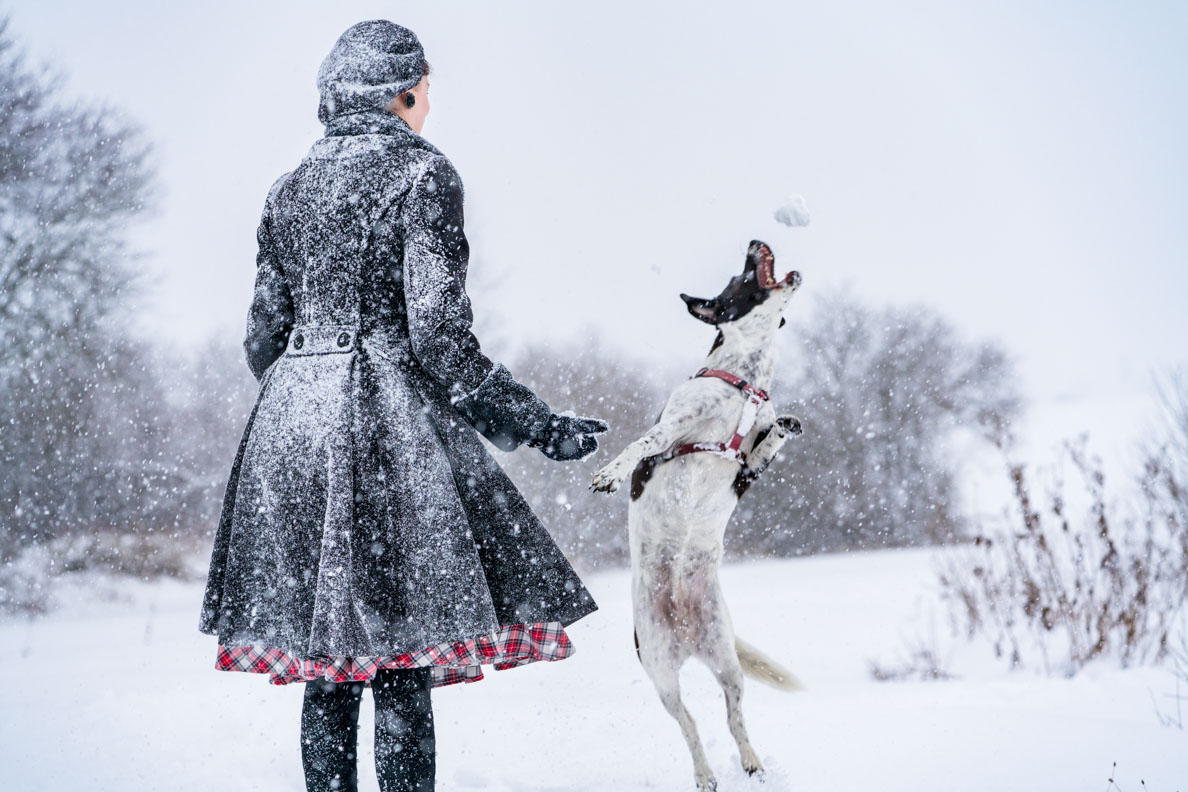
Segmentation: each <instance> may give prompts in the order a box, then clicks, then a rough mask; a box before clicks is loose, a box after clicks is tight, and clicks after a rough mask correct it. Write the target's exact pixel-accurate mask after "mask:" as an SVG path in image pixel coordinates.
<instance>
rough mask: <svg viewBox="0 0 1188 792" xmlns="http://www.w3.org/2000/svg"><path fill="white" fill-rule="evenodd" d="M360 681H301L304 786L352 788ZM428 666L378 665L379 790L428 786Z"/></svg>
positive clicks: (321, 791)
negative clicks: (302, 695)
mask: <svg viewBox="0 0 1188 792" xmlns="http://www.w3.org/2000/svg"><path fill="white" fill-rule="evenodd" d="M363 687H364V685H363V683H362V682H330V681H329V680H327V679H326V678H325V677H320V678H318V679H316V680H311V681H309V682H306V683H305V703H304V705H303V707H302V709H301V763H302V766H303V767H304V769H305V788H306V790H307V792H330V790H335V791H336V792H356V790H357V789H358V784H359V774H358V768H357V767H356V761H355V758H356V754H357V753H358V752H357V750H356V745H357V735H358V731H359V703H360V702H361V701H362V700H363ZM430 687H431V684H430V669H429V668H383V669H380V670H379V671H378V672H377V673H376V675H375V678H374V679H373V680H372V681H371V693H372V698H373V699H374V700H375V773H376V776H377V777H378V779H379V788H380V792H432V791H433V781H434V771H435V761H434V757H435V747H434V740H433V708H432V706H431V704H430V700H429V690H430Z"/></svg>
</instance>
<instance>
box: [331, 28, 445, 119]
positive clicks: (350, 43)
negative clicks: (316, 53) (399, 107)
mask: <svg viewBox="0 0 1188 792" xmlns="http://www.w3.org/2000/svg"><path fill="white" fill-rule="evenodd" d="M424 70H425V51H424V50H423V49H422V48H421V42H420V41H419V40H417V35H416V34H415V33H413V32H412V31H411V30H409V29H408V28H404V27H401V26H400V25H397V24H395V23H394V22H389V21H387V20H386V19H372V20H369V21H367V22H359V23H358V24H355V25H351V26H350V27H349V28H347V30H346V32H345V33H343V34H342V35H341V36H339V37H338V41H336V42H334V46H333V47H332V48H331V50H330V54H329V55H327V56H326V59H325V60H323V61H322V65H321V68H319V69H318V94H319V101H318V120H319V121H321V122H322V123H323V124H325V123H328V122H329V121H330V120H331V119H332V118H335V117H337V116H340V115H345V114H347V113H355V112H358V111H360V110H374V109H379V108H382V107H384V105H386V104H388V102H390V101H392V98H393V97H394V96H396V95H397V94H399V93H401V92H402V91H407V90H408V89H410V88H412V87H413V86H415V85H416V84H417V83H419V82H420V81H421V77H422V75H423V73H424Z"/></svg>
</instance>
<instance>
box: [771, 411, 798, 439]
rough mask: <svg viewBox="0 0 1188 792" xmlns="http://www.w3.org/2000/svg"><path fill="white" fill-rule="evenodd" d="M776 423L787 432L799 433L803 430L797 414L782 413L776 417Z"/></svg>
mask: <svg viewBox="0 0 1188 792" xmlns="http://www.w3.org/2000/svg"><path fill="white" fill-rule="evenodd" d="M776 425H778V426H779V427H780V428H781V429H783V430H784V432H785V433H787V434H794V435H798V434H800V433H801V431H802V430H801V428H800V419H799V418H797V417H796V416H795V415H781V416H780V417H779V418H776Z"/></svg>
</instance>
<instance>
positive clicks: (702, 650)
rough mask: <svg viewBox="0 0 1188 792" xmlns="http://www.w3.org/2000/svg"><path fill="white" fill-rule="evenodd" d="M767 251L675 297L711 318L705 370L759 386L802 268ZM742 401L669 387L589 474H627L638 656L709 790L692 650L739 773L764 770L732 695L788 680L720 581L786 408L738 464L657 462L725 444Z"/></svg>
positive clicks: (707, 457) (695, 456) (788, 423)
mask: <svg viewBox="0 0 1188 792" xmlns="http://www.w3.org/2000/svg"><path fill="white" fill-rule="evenodd" d="M773 264H774V257H773V256H772V254H771V249H770V248H768V246H767V245H765V244H763V243H762V242H758V241H755V242H752V243H751V245H750V247H749V249H748V252H747V262H746V266H745V268H744V270H743V274H742V275H741V276H736V277H734V278H732V279H731V281H730V283H729V284H728V285H727V287H726V288H725V289H724V290H723V291H722V293H721V294H720V295H718V297H715V298H712V299H709V300H706V299H701V298H695V297H689V296H688V295H685V294H682V295H681V298H682V299H684V300H685V303H686V305H687V306H688V310H689V312H690V313H691V314H692V315H693V316H695V317H696V318H698V319H701V320H702V321H705V322H709V323H710V324H714V325H716V326H717V328H718V336H717V338H715V340H714V344H713V347H712V348H711V349H710V353H709V356H708V357H707V358H706V360H705V363H704V365H705V366H707V367H709V368H717V369H724V370H726V371H729V372H731V373H732V374H735V375H736V376H739V377H741V378H742V379H744V380H746V381H747V382H750V383H751V384H753V385H754V386H755V387H757V388H761V389H763V390H767V389H768V388H769V387H770V385H771V380H772V372H773V368H774V365H775V344H774V340H775V339H774V337H773V336H774V334H775V332H776V330H777V329H778V328H779V327H780V326H782V324H783V318H782V316H781V313H782V311H783V308H784V306H785V305H786V304H787V301H788V299H789V298H790V297H791V296H792V294H793V293H794V292H795V291H796V290H797V288H799V286H800V275H799V273H796V272H792V273H789V275H788V276H787V277H786V278H785V279H784V280H782V281H779V282H776V281H775V279H774V276H773V271H772V269H773ZM745 402H746V398H745V397H744V396H743V394H742V393H741V392H740V391H739V390H738V389H737V388H735V387H734V386H732V385H730V384H729V383H727V382H724V381H722V380H720V379H715V378H710V377H696V378H691V379H688V380H686V381H685V382H683V383H681V384H680V385H678V386H677V388H676V389H675V390H674V391H673V392H672V394H671V395H670V396H669V399H668V402H667V404H665V406H664V409H663V411H662V412H661V413H660V417H659V418H658V419H657V421H656V424H655V426H653V427H652V428H651V429H649V430H648V431H647V432H646V433H645V434H644V435H643V436H642V437H640V438H639V439H638V440H636V441H635V442H633V443H631V444H630V445H628V446H627V448H625V449H624V450H623V452H622V453H621V454H619V456H617V457H616V458H615V459H614V460H613V461H612V462H610V463H609V464H607V465H606V466H605V467H603V468H602V469H601V470H599V471H598V472H597V473H596V474H595V475H594V480H593V483H592V485H591V486H592V487H593V488H594V489H597V490H601V491H606V492H614V491H615V490H617V489H618V488H619V486H620V485H621V484H622V482H623V481H624V480H625V479H626V478H627V476H628V475H630V476H631V502H630V504H629V506H628V520H627V522H628V533H629V537H630V544H631V570H632V575H631V595H632V605H633V611H634V617H635V644H636V652H637V653H638V655H639V659H640V662H641V663H642V664H643V667H644V670H645V671H646V673H647V674H648V676H649V677H650V678H651V680H652V682H653V684H654V685H655V686H656V691H657V692H658V693H659V694H660V699H661V701H662V702H663V703H664V706H665V708H666V709H667V710H668V712H669V713H670V714H671V715H672V716H673V717H674V718H676V719H677V721H678V722H679V723H680V726H681V730H682V732H683V733H684V736H685V740H686V743H687V744H688V746H689V750H690V752H691V753H692V755H693V763H694V773H695V777H696V781H697V786H698V789H699V790H702V791H703V792H704V791H705V790H711V789H714V788H715V787H716V782H715V781H714V776H713V772H712V771H711V770H710V768H709V764H708V762H707V761H706V758H705V752H704V751H703V750H702V747H701V741H700V739H699V738H698V736H697V728H696V726H695V724H694V722H693V719H692V717H690V715H689V712H688V710H686V709H685V706H684V704H683V703H682V702H681V697H680V689H679V685H678V672H679V670H680V667H681V665H682V664H683V663H684V661H685V660H687V659H688V658H689V657H697V658H699V659H701V660H702V661H703V662H704V663H706V665H708V666H709V667H710V669H711V670H712V671H713V672H714V675H715V676H716V677H717V679H718V682H719V684H721V686H722V689H723V691H724V692H725V694H726V707H727V720H728V723H729V725H730V731H731V734H732V735H733V736H734V739H735V741H736V742H737V744H738V749H739V755H740V758H741V761H742V765H743V768H744V769H745V770H746V771H747V772H748V773H752V774H754V773H759V772H761V771H762V769H763V768H762V765H761V764H760V762H759V757H758V756H757V755H756V753H755V751H754V749H753V748H752V747H751V744H750V740H749V739H748V737H747V733H746V728H745V726H744V725H743V717H742V710H741V706H740V702H741V699H742V677H743V673H744V672H746V673H748V674H750V675H752V676H757V677H758V678H760V679H761V680H762V681H764V682H767V683H769V684H773V685H775V686H777V687H783V688H789V689H790V688H794V687H796V686H797V683H796V681H795V679H794V678H793V677H792V675H791V674H789V673H788V672H786V671H784V670H783V669H781V668H780V667H779V666H778V665H776V664H775V663H773V662H772V661H770V660H768V659H767V658H765V657H763V656H762V655H761V654H760V653H759V652H757V651H756V650H754V649H753V648H751V647H750V646H749V645H747V644H745V643H743V642H742V641H739V640H737V639H736V638H735V636H734V629H733V627H732V624H731V620H730V614H729V612H728V611H727V609H726V603H725V600H724V599H723V596H722V590H721V587H720V585H719V584H718V564H719V562H720V560H721V557H722V538H723V535H724V534H725V530H726V523H727V522H728V521H729V519H730V515H731V513H732V512H733V511H734V507H735V505H736V504H737V503H738V499H739V498H740V497H742V495H743V493H745V492H746V490H747V488H748V487H749V486H750V485H751V483H752V482H753V481H754V480H755V478H756V477H757V476H758V475H759V474H760V473H761V472H762V471H763V469H764V468H766V467H767V465H768V464H769V463H770V462H771V460H772V458H774V457H775V455H776V453H777V452H778V451H779V450H780V447H781V446H782V445H783V444H784V442H785V441H786V440H787V438H788V436H789V435H792V434H799V433H800V421H799V420H798V419H797V418H796V417H795V416H792V415H781V416H778V417H777V416H776V415H775V412H774V410H773V409H772V407H771V403H770V402H769V401H764V402H763V403H762V405H761V406H760V409H759V413H758V416H757V417H756V419H755V424H754V426H753V427H752V429H751V431H750V432H748V433H747V436H746V437H745V438H744V439H743V443H742V450H743V452H744V453H745V454H746V457H747V461H746V464H745V465H743V466H740V465H739V464H738V463H736V462H732V461H730V460H728V459H723V458H722V457H719V456H717V455H715V454H710V453H692V454H686V455H683V456H679V457H676V458H674V459H672V460H669V461H667V462H661V461H660V459H659V454H661V453H663V452H664V451H665V450H667V449H668V448H671V447H672V446H674V445H678V444H680V443H689V442H698V441H719V440H727V439H729V438H730V436H731V434H732V433H733V432H734V429H735V427H736V426H737V425H738V421H739V417H740V415H741V413H742V408H743V404H744V403H745Z"/></svg>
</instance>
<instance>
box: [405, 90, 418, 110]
mask: <svg viewBox="0 0 1188 792" xmlns="http://www.w3.org/2000/svg"><path fill="white" fill-rule="evenodd" d="M416 103H417V97H415V96H413V95H412V91H405V93H404V106H405V107H412V106H413V105H415V104H416Z"/></svg>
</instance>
